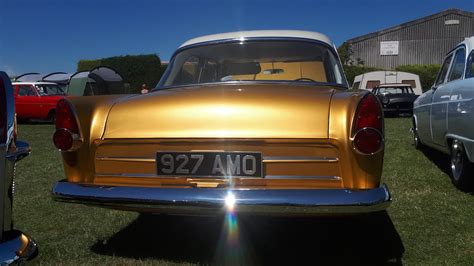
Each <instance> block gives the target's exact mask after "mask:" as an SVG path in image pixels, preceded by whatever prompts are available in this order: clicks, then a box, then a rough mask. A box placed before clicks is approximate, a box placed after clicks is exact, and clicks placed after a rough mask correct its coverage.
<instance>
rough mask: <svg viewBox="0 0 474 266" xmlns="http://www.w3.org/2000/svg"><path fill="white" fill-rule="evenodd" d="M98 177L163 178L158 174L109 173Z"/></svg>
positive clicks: (97, 175)
mask: <svg viewBox="0 0 474 266" xmlns="http://www.w3.org/2000/svg"><path fill="white" fill-rule="evenodd" d="M95 176H96V177H125V178H129V177H131V178H133V177H139V178H141V177H156V178H158V177H159V178H163V177H161V176H157V175H156V174H138V173H137V174H134V173H130V174H108V173H100V174H96V175H95ZM164 178H170V179H175V178H178V177H164Z"/></svg>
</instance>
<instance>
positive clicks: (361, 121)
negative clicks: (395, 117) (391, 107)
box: [352, 94, 383, 154]
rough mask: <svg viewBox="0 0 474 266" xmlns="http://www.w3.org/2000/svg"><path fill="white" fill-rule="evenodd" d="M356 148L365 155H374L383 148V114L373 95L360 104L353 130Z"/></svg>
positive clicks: (367, 96)
mask: <svg viewBox="0 0 474 266" xmlns="http://www.w3.org/2000/svg"><path fill="white" fill-rule="evenodd" d="M352 134H353V138H354V140H353V143H354V147H355V148H356V149H357V150H358V151H359V152H361V153H363V154H372V153H375V152H377V151H379V150H380V149H381V148H382V146H383V113H382V108H381V106H380V103H379V101H378V99H377V97H375V96H374V95H373V94H367V95H366V96H365V97H364V98H362V100H361V101H360V103H359V106H358V107H357V112H356V115H355V122H354V127H353V129H352Z"/></svg>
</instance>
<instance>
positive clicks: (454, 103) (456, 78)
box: [448, 47, 474, 159]
mask: <svg viewBox="0 0 474 266" xmlns="http://www.w3.org/2000/svg"><path fill="white" fill-rule="evenodd" d="M465 51H466V50H465V48H464V47H462V48H460V50H459V58H458V59H456V58H455V59H454V61H453V67H452V71H451V74H450V76H449V77H448V78H450V79H451V81H450V82H449V83H448V84H449V86H451V87H452V93H451V101H450V102H449V115H448V134H449V135H451V136H453V137H455V138H457V139H459V140H461V141H463V144H464V147H465V148H466V150H467V151H468V152H469V153H470V154H472V150H473V148H474V147H472V144H473V143H472V141H468V140H473V139H474V125H473V121H474V51H471V53H470V54H468V55H466V52H465ZM466 61H467V64H466ZM465 65H466V67H465ZM473 159H474V158H473Z"/></svg>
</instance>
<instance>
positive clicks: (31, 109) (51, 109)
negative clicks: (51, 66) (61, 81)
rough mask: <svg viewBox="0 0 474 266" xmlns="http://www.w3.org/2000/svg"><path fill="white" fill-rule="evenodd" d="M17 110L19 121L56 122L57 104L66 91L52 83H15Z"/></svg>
mask: <svg viewBox="0 0 474 266" xmlns="http://www.w3.org/2000/svg"><path fill="white" fill-rule="evenodd" d="M13 87H14V94H15V108H16V113H17V118H18V119H19V120H28V119H41V120H48V121H54V117H55V109H56V104H57V103H58V101H59V100H60V99H62V98H63V97H64V96H65V94H64V91H63V90H62V89H61V88H60V87H59V86H58V85H57V84H55V83H51V82H15V83H13Z"/></svg>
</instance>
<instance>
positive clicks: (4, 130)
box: [0, 72, 37, 265]
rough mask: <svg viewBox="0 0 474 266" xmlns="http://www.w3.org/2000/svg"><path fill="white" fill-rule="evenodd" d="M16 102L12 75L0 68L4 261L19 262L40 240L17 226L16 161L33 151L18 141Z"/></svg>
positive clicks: (0, 250)
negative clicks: (15, 223)
mask: <svg viewBox="0 0 474 266" xmlns="http://www.w3.org/2000/svg"><path fill="white" fill-rule="evenodd" d="M15 135H16V134H15V104H14V102H13V87H12V85H11V83H10V78H8V76H7V75H6V74H5V73H4V72H0V264H1V265H4V264H10V263H18V262H22V261H24V260H29V259H31V258H33V257H34V256H35V255H36V254H37V247H36V243H35V242H34V241H33V240H32V239H31V238H30V237H29V236H28V235H26V234H23V233H22V232H20V231H17V230H14V228H13V219H12V218H13V217H12V208H13V193H14V190H15V186H14V175H15V164H16V162H17V161H19V160H20V159H22V158H24V157H25V156H27V155H28V154H29V153H30V146H29V145H28V144H27V143H25V142H22V141H16V136H15Z"/></svg>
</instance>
